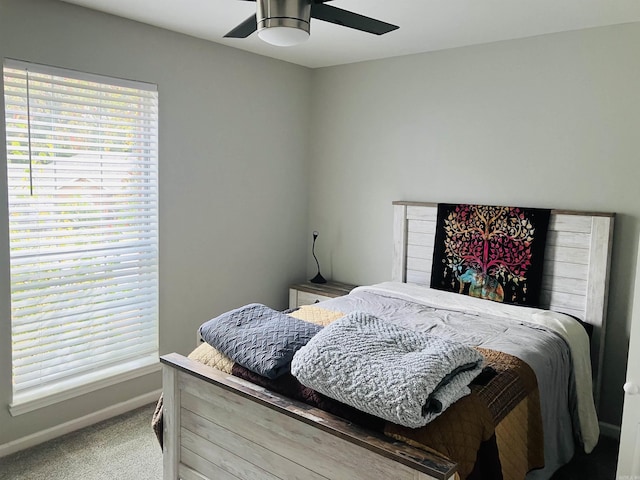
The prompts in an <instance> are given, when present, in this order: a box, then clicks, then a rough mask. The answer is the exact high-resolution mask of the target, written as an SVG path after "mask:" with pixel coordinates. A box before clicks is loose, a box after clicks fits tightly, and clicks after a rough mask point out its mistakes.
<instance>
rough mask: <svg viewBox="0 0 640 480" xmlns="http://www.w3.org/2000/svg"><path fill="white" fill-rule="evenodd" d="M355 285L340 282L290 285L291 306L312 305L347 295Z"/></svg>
mask: <svg viewBox="0 0 640 480" xmlns="http://www.w3.org/2000/svg"><path fill="white" fill-rule="evenodd" d="M354 288H356V286H355V285H349V284H347V283H340V282H327V283H298V284H296V285H291V286H290V287H289V308H297V307H300V306H301V305H311V304H314V303H318V302H321V301H323V300H329V299H330V298H336V297H341V296H343V295H347V294H348V293H349V292H350V291H351V290H353V289H354Z"/></svg>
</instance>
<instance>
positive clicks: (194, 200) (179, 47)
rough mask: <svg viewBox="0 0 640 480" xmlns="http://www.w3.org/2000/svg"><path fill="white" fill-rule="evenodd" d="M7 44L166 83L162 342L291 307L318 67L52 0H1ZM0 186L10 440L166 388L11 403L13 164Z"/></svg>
mask: <svg viewBox="0 0 640 480" xmlns="http://www.w3.org/2000/svg"><path fill="white" fill-rule="evenodd" d="M0 57H2V58H4V57H10V58H17V59H21V60H27V61H32V62H38V63H44V64H51V65H56V66H60V67H66V68H72V69H78V70H83V71H88V72H93V73H99V74H105V75H111V76H116V77H124V78H131V79H136V80H143V81H146V82H152V83H156V84H157V85H158V90H159V105H160V167H159V169H160V294H161V299H160V348H161V353H168V352H171V351H177V352H181V353H185V354H186V353H188V352H189V351H190V350H191V349H192V348H193V346H194V343H195V332H196V328H197V326H198V325H200V323H202V322H203V321H205V320H207V319H209V318H210V317H211V316H213V315H214V314H216V313H220V312H222V311H225V310H228V309H230V308H233V307H237V306H240V305H242V304H245V303H248V302H250V301H258V302H263V303H266V304H268V305H271V306H273V307H278V308H284V307H286V305H287V298H288V297H287V286H288V284H289V283H291V282H294V281H299V280H300V279H301V278H304V275H305V273H306V271H305V269H306V255H307V250H308V244H309V238H308V237H309V235H308V233H309V232H307V231H306V228H305V227H306V221H307V210H308V206H307V198H308V197H307V190H306V181H307V178H308V166H307V162H306V161H305V159H306V157H307V156H308V123H309V100H308V84H309V82H310V80H311V72H310V71H309V70H307V69H306V68H302V67H298V66H294V65H291V64H287V63H284V62H280V61H275V60H271V59H267V58H265V57H260V56H257V55H252V54H248V53H245V52H241V51H239V50H235V49H232V48H228V47H224V46H221V45H216V44H213V43H209V42H205V41H200V40H196V39H193V38H190V37H186V36H183V35H178V34H174V33H171V32H168V31H164V30H161V29H157V28H152V27H148V26H144V25H142V24H139V23H136V22H131V21H126V20H123V19H119V18H116V17H112V16H109V15H103V14H100V13H97V12H92V11H90V10H86V9H83V8H80V7H76V6H72V5H69V4H65V3H61V2H56V1H41V0H0ZM0 90H1V88H0ZM0 107H1V108H0V109H1V110H2V111H4V106H3V105H2V104H1V101H0ZM0 118H1V119H2V120H0V122H1V123H0V132H2V133H1V134H0V137H2V138H4V123H3V122H4V115H0ZM0 144H1V146H0V158H5V146H4V142H0ZM3 170H4V167H3ZM0 192H2V194H1V195H0V445H2V444H4V443H6V442H9V441H12V440H15V439H18V438H21V437H23V436H26V435H29V434H31V433H33V432H36V431H39V430H42V429H46V428H49V427H51V426H53V425H57V424H60V423H63V422H66V421H69V420H71V419H74V418H76V417H80V416H83V415H86V414H89V413H91V412H94V411H98V410H100V409H102V408H105V407H108V406H110V405H113V404H116V403H118V402H122V401H126V400H127V399H129V398H133V397H136V396H138V395H142V394H144V393H147V392H150V391H152V390H154V389H157V388H160V376H159V375H151V376H147V377H144V378H142V379H139V380H135V381H129V382H126V383H125V384H124V385H121V386H118V387H117V388H115V387H114V388H108V389H103V390H101V391H98V392H95V393H93V394H89V395H85V396H83V397H79V398H76V399H72V400H69V401H66V402H64V404H58V405H54V406H51V407H48V408H45V409H41V410H39V411H35V412H32V413H28V414H24V415H20V416H17V417H11V416H10V414H9V412H8V410H7V405H8V404H9V402H10V401H11V343H10V307H9V264H8V248H7V242H8V231H7V204H6V202H7V199H6V175H5V174H4V173H1V174H0Z"/></svg>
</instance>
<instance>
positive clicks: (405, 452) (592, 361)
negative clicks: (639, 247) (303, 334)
mask: <svg viewBox="0 0 640 480" xmlns="http://www.w3.org/2000/svg"><path fill="white" fill-rule="evenodd" d="M393 211H394V219H393V232H394V233H393V235H394V251H393V268H392V278H391V280H392V281H391V282H385V283H383V284H378V285H374V286H369V287H361V288H358V289H356V290H355V291H354V292H352V294H350V295H347V296H345V297H340V298H337V299H332V300H329V301H326V302H321V303H319V304H316V305H314V306H309V307H303V308H301V309H300V311H298V312H293V313H292V315H294V316H296V317H297V318H300V319H301V320H305V321H307V322H315V323H316V324H318V325H329V324H331V323H332V322H334V321H335V320H336V318H338V319H340V318H342V317H343V316H350V315H351V314H352V313H353V312H362V311H368V312H369V313H371V314H372V315H374V314H375V315H376V316H377V317H385V318H386V319H388V320H389V321H390V322H392V323H394V324H398V325H400V326H402V327H407V328H410V329H413V330H417V331H420V330H425V331H430V332H433V333H436V334H437V336H445V337H447V336H448V337H450V338H452V339H454V340H456V341H460V342H461V343H465V344H469V345H472V346H473V347H474V348H476V349H478V350H479V351H481V352H482V353H483V355H484V356H485V358H486V359H487V365H489V366H490V367H491V368H489V374H490V377H488V380H487V379H485V380H484V383H482V382H479V383H477V384H476V385H473V386H472V393H471V394H470V395H467V396H466V397H465V398H463V399H461V400H459V401H458V402H455V403H454V404H453V405H452V406H451V407H450V408H449V409H447V410H446V411H445V412H444V413H443V414H442V415H441V416H440V417H438V418H437V419H436V420H434V421H433V422H431V423H429V424H428V425H426V426H425V428H426V429H427V430H429V432H428V433H429V436H428V438H426V437H423V436H421V435H423V433H424V432H423V429H415V428H408V427H403V426H399V425H395V424H394V423H393V422H388V421H387V422H384V423H383V424H376V425H372V424H369V423H367V421H362V419H360V418H352V417H350V416H349V415H342V414H341V413H342V411H338V412H337V413H339V414H340V415H336V414H334V413H331V412H332V411H334V412H335V409H334V410H332V408H329V409H328V410H329V411H326V410H327V409H321V408H318V407H319V406H322V404H320V403H317V402H316V403H315V404H314V403H313V402H308V401H301V400H304V398H302V397H298V398H300V399H296V397H295V395H294V398H293V399H292V398H291V397H290V396H287V395H284V394H283V393H290V392H288V391H287V389H286V388H285V387H283V386H282V385H281V384H277V383H269V382H266V381H263V380H262V379H261V378H256V377H254V376H252V375H251V374H250V372H246V371H242V369H238V367H235V370H233V369H234V366H233V365H231V364H229V363H227V364H226V365H220V364H219V363H216V362H221V361H222V362H223V363H224V362H225V361H227V362H228V359H226V360H225V359H224V358H222V360H221V358H220V357H215V355H212V354H211V352H210V351H206V349H207V348H208V347H207V346H206V345H205V346H204V347H203V346H201V347H198V349H200V350H199V352H196V351H194V353H196V354H195V355H194V354H193V353H192V355H190V357H192V358H188V357H184V356H181V355H178V354H170V355H166V356H163V357H162V358H161V361H162V363H163V407H162V410H161V413H162V438H163V440H164V441H163V459H164V469H163V470H164V478H165V479H176V478H183V479H185V480H190V479H204V478H215V479H227V478H228V479H237V478H241V479H245V478H247V479H249V478H259V479H269V478H282V479H292V478H301V479H302V478H305V479H307V478H318V479H320V478H322V479H324V478H333V479H346V478H349V479H359V478H362V479H372V478H380V479H382V478H393V479H421V480H428V479H438V480H446V479H452V478H501V477H502V476H504V478H510V479H511V478H513V479H514V480H515V479H516V478H524V477H525V475H526V478H527V479H533V480H537V479H544V478H549V477H550V476H551V474H552V473H553V471H554V470H555V469H557V468H558V466H560V465H562V464H563V463H565V462H566V461H568V460H569V459H570V458H571V456H572V454H573V452H574V443H575V444H576V445H577V446H578V448H584V449H585V450H587V451H590V450H591V449H592V448H593V446H594V445H595V443H596V442H597V437H598V433H599V432H598V424H597V418H596V409H597V404H598V397H599V389H600V371H601V364H602V353H603V350H602V348H603V345H604V331H605V328H604V327H605V315H606V307H607V305H606V303H607V288H608V276H609V263H610V253H611V240H612V233H613V220H614V215H613V214H602V213H588V212H570V211H558V210H553V211H551V212H550V213H551V215H550V220H549V223H548V231H547V234H546V236H545V242H544V245H543V248H544V266H543V269H542V284H541V292H540V306H541V307H542V308H544V309H547V310H549V311H553V312H559V313H560V314H550V313H548V312H547V311H543V310H540V309H537V308H532V307H522V306H513V305H497V304H496V302H491V301H487V300H483V299H479V298H469V297H468V296H463V295H456V294H450V293H445V292H440V291H438V290H433V289H429V288H427V287H428V286H429V285H430V282H431V278H432V266H433V264H434V261H433V260H434V259H433V256H434V243H435V242H436V240H437V235H436V232H437V230H438V228H439V227H437V225H438V205H437V204H433V203H418V202H403V201H402V202H394V203H393ZM465 274H466V272H465ZM459 277H462V276H461V275H459ZM460 285H461V286H462V281H461V282H460ZM467 288H471V287H470V286H467ZM381 299H382V303H380V300H381ZM426 310H428V311H430V312H431V315H432V320H429V322H431V323H428V324H427V323H423V322H424V321H423V319H422V317H421V315H422V313H423V312H424V311H426ZM433 312H439V313H437V314H435V315H434V314H433ZM452 312H457V313H455V315H454V314H452ZM469 319H473V323H474V324H477V325H478V326H479V330H480V332H479V333H477V332H472V331H470V330H469V329H468V328H467V327H466V326H467V325H469ZM505 319H508V322H510V323H505V322H506V320H505ZM574 319H579V320H581V321H582V323H583V324H584V325H590V326H591V329H592V331H590V333H591V334H590V336H588V335H587V333H586V331H585V329H584V328H583V325H582V324H580V323H578V322H577V321H576V320H574ZM434 322H435V323H434ZM505 325H507V327H505ZM533 331H535V332H533ZM529 335H536V338H539V339H541V340H539V341H540V342H541V343H540V344H539V345H538V344H537V343H533V342H532V341H530V340H529ZM536 341H538V340H536ZM540 348H546V349H547V350H546V351H545V353H544V354H543V355H539V353H537V352H538V351H539V349H540ZM198 349H196V350H198ZM203 352H204V353H203ZM223 357H224V356H223ZM556 359H557V360H556ZM560 364H562V365H564V366H563V367H559V366H558V365H560ZM216 366H217V367H218V368H213V367H216ZM514 372H515V373H514ZM483 373H484V372H483ZM480 377H482V375H480V376H479V377H478V378H480ZM498 380H500V381H498ZM500 382H503V383H500ZM281 383H282V382H281ZM558 383H560V385H564V388H563V387H560V388H558ZM496 386H498V387H499V389H504V390H508V388H511V389H513V388H516V390H517V389H518V388H519V390H517V392H518V393H513V392H515V390H511V391H510V393H509V394H508V395H506V396H504V395H503V397H502V398H503V399H504V398H511V399H512V400H513V401H512V402H497V401H495V400H492V399H491V398H493V397H491V398H490V396H489V395H490V394H491V395H492V394H493V393H491V392H492V390H495V389H496ZM567 387H568V388H567ZM474 408H476V410H474ZM465 409H466V410H465ZM465 412H466V415H467V416H468V415H470V413H469V412H483V413H482V414H477V413H476V414H474V413H472V415H473V416H474V417H482V418H481V420H482V422H480V426H478V425H475V426H474V427H473V428H474V429H477V432H478V433H477V434H475V435H472V434H471V430H470V428H472V427H469V426H468V425H469V424H467V423H464V422H463V421H461V420H460V418H464V415H465ZM474 421H475V418H474ZM543 432H544V433H543ZM454 434H455V435H454ZM450 437H451V438H450ZM472 437H473V438H475V439H476V440H475V442H476V443H475V445H474V446H473V450H471V453H472V457H473V458H471V461H469V458H467V457H468V455H469V454H468V453H467V454H466V455H467V457H464V455H462V454H461V453H460V452H461V451H463V450H464V449H467V450H468V449H469V448H470V447H469V446H468V445H464V446H463V447H464V448H463V447H461V446H460V445H459V443H461V442H460V441H459V440H458V441H457V443H458V445H454V446H450V445H449V443H452V442H453V443H456V441H455V440H452V438H458V439H460V438H462V439H463V442H468V440H469V439H470V438H472ZM434 438H437V440H434ZM576 438H577V439H578V440H577V442H574V439H576ZM447 442H449V443H447ZM496 469H497V470H496ZM527 472H529V473H527ZM474 475H475V476H474Z"/></svg>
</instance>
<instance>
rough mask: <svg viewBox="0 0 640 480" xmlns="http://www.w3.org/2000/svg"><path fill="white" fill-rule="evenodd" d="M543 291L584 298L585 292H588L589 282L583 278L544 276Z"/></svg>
mask: <svg viewBox="0 0 640 480" xmlns="http://www.w3.org/2000/svg"><path fill="white" fill-rule="evenodd" d="M542 289H543V290H549V291H554V292H560V293H571V294H572V295H580V296H584V292H585V291H586V290H587V281H586V280H584V279H581V278H563V277H553V276H551V275H543V276H542Z"/></svg>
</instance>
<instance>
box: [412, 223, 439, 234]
mask: <svg viewBox="0 0 640 480" xmlns="http://www.w3.org/2000/svg"><path fill="white" fill-rule="evenodd" d="M407 231H408V232H409V233H428V234H430V235H435V233H436V222H435V221H424V220H410V221H409V223H408V225H407Z"/></svg>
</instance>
